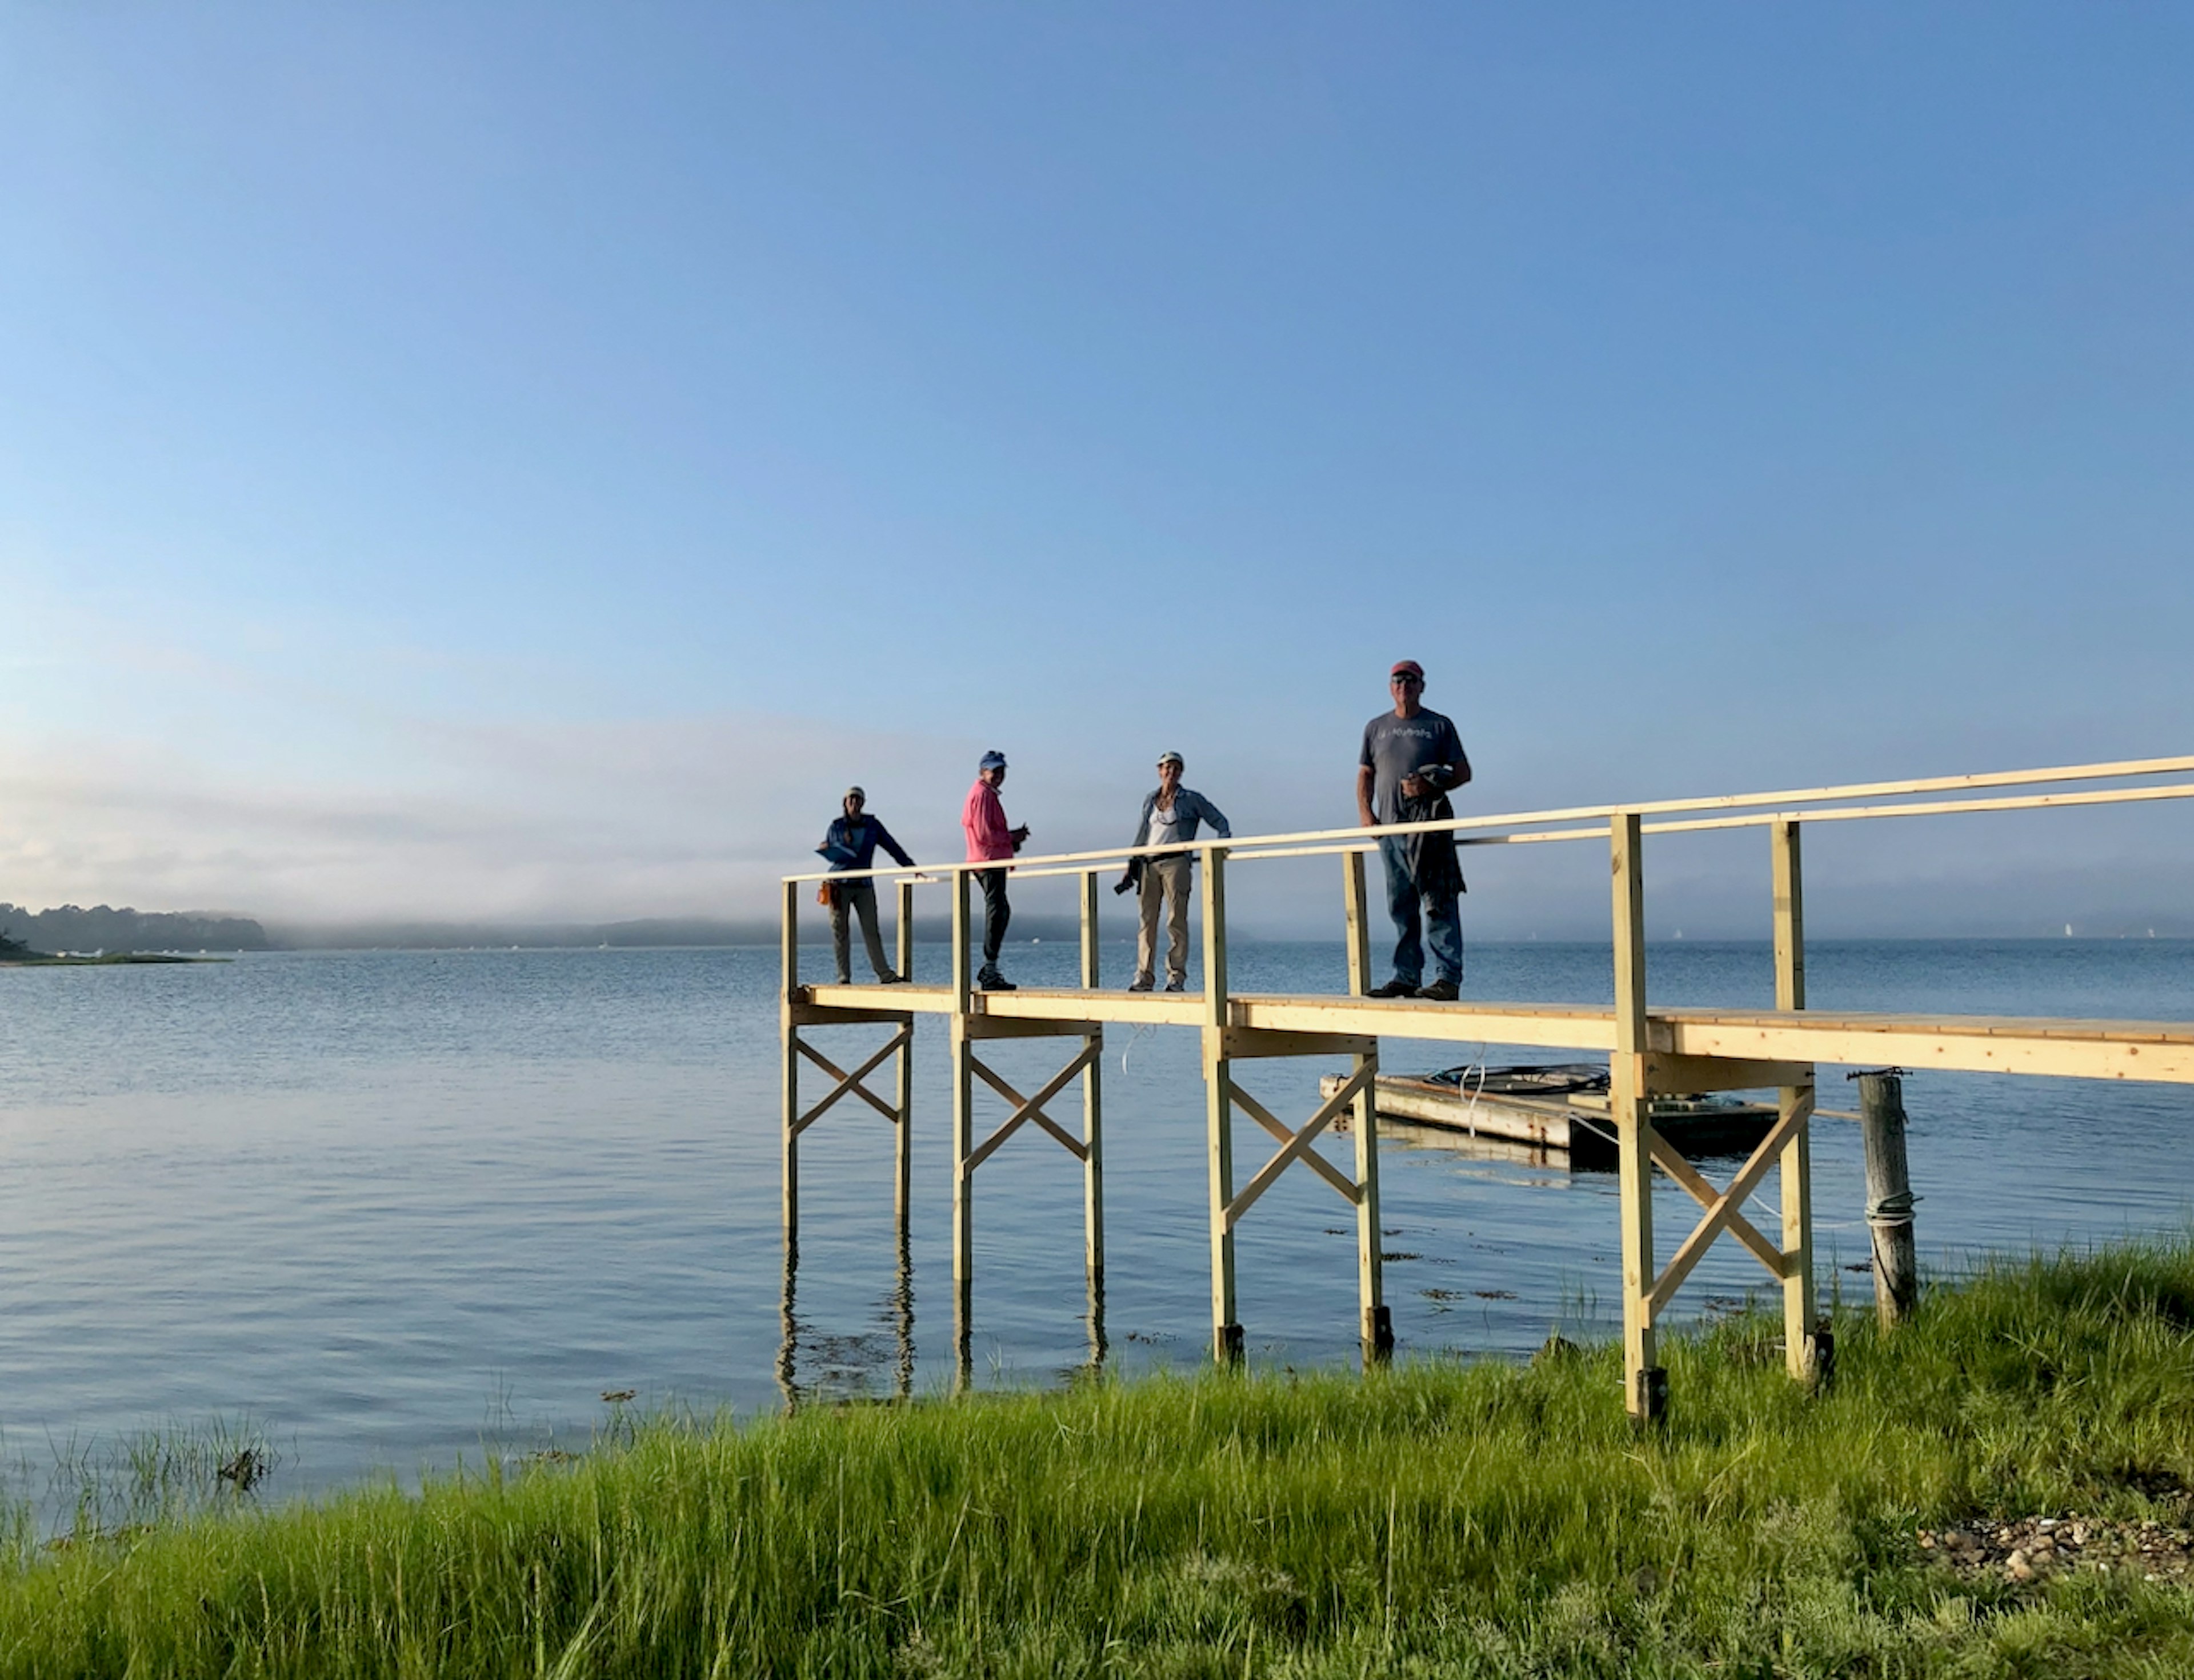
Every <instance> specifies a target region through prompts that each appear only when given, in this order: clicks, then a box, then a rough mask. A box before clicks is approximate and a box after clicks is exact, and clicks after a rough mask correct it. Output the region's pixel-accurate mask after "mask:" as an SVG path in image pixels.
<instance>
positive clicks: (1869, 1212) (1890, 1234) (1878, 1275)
mask: <svg viewBox="0 0 2194 1680" xmlns="http://www.w3.org/2000/svg"><path fill="white" fill-rule="evenodd" d="M1858 1117H1859V1136H1860V1137H1861V1139H1862V1140H1864V1143H1865V1145H1866V1223H1867V1229H1868V1230H1869V1232H1870V1233H1871V1234H1872V1235H1873V1239H1874V1309H1875V1315H1876V1316H1877V1317H1878V1318H1879V1319H1880V1320H1881V1323H1883V1324H1884V1325H1896V1324H1901V1323H1903V1322H1904V1320H1906V1319H1908V1318H1910V1317H1911V1316H1912V1313H1913V1309H1915V1307H1917V1306H1918V1305H1919V1302H1920V1258H1919V1254H1918V1251H1917V1246H1916V1244H1915V1241H1914V1240H1913V1231H1912V1171H1911V1167H1910V1164H1909V1163H1908V1161H1907V1159H1906V1158H1905V1151H1904V1080H1903V1079H1900V1078H1899V1077H1898V1075H1897V1073H1895V1072H1893V1071H1892V1070H1887V1069H1885V1070H1884V1071H1882V1072H1881V1073H1862V1074H1860V1075H1859V1076H1858Z"/></svg>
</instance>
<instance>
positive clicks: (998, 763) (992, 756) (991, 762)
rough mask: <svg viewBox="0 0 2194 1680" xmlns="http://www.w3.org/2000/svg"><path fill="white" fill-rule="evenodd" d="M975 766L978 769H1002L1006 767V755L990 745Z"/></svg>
mask: <svg viewBox="0 0 2194 1680" xmlns="http://www.w3.org/2000/svg"><path fill="white" fill-rule="evenodd" d="M975 768H977V769H979V770H1002V769H1004V768H1006V755H1005V754H1004V753H1002V752H1001V751H998V750H997V748H996V747H992V748H991V750H990V751H988V752H986V753H985V754H984V755H983V757H982V758H981V760H980V762H978V763H977V764H976V766H975Z"/></svg>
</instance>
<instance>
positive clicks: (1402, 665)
mask: <svg viewBox="0 0 2194 1680" xmlns="http://www.w3.org/2000/svg"><path fill="white" fill-rule="evenodd" d="M1398 676H1414V677H1416V679H1417V681H1418V682H1423V681H1424V677H1425V668H1424V667H1423V666H1422V665H1419V664H1418V663H1417V662H1416V660H1415V659H1404V660H1401V661H1400V662H1399V663H1398V664H1397V665H1395V667H1394V668H1393V670H1390V671H1388V672H1387V680H1388V681H1389V682H1391V681H1393V679H1394V678H1395V677H1398Z"/></svg>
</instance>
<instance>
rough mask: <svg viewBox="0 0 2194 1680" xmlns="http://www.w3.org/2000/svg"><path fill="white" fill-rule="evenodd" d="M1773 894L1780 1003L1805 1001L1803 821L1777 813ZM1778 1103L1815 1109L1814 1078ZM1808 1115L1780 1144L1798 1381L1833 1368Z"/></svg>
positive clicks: (1772, 828) (1788, 1338)
mask: <svg viewBox="0 0 2194 1680" xmlns="http://www.w3.org/2000/svg"><path fill="white" fill-rule="evenodd" d="M1767 833H1768V844H1769V855H1770V858H1771V860H1772V865H1773V876H1774V895H1775V1007H1776V1008H1777V1009H1778V1010H1802V1009H1804V1008H1805V1007H1806V892H1805V880H1804V871H1803V870H1802V868H1801V862H1800V849H1799V843H1798V824H1797V823H1796V822H1795V820H1791V819H1789V818H1787V817H1778V819H1776V820H1775V821H1774V822H1773V823H1772V824H1770V825H1769V826H1768V831H1767ZM1777 1106H1778V1109H1779V1110H1780V1113H1781V1114H1782V1116H1783V1118H1784V1119H1788V1118H1789V1116H1790V1115H1792V1114H1795V1113H1798V1112H1799V1111H1800V1110H1801V1108H1802V1109H1803V1110H1804V1111H1805V1112H1806V1114H1808V1115H1810V1114H1811V1113H1812V1108H1813V1085H1812V1081H1811V1080H1810V1079H1809V1080H1807V1082H1806V1084H1804V1085H1785V1086H1784V1087H1783V1089H1782V1090H1781V1091H1780V1092H1778V1096H1777ZM1782 1181H1783V1182H1782V1192H1783V1194H1782V1200H1783V1360H1784V1363H1785V1365H1786V1366H1787V1367H1788V1368H1789V1372H1790V1375H1791V1376H1792V1377H1794V1378H1797V1379H1798V1380H1800V1381H1801V1382H1813V1381H1818V1380H1820V1379H1822V1378H1825V1377H1827V1376H1828V1374H1829V1366H1830V1364H1831V1362H1832V1361H1834V1359H1835V1342H1834V1340H1833V1339H1832V1338H1830V1337H1829V1334H1828V1332H1825V1331H1822V1330H1821V1329H1820V1328H1819V1326H1818V1323H1817V1321H1816V1319H1815V1311H1816V1302H1815V1299H1814V1295H1813V1150H1812V1123H1811V1121H1810V1119H1806V1120H1801V1121H1800V1122H1799V1125H1798V1127H1797V1129H1796V1130H1795V1131H1793V1132H1792V1133H1791V1134H1790V1141H1789V1142H1788V1143H1786V1144H1784V1145H1783V1161H1782Z"/></svg>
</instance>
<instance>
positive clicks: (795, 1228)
mask: <svg viewBox="0 0 2194 1680" xmlns="http://www.w3.org/2000/svg"><path fill="white" fill-rule="evenodd" d="M800 890H801V889H800V883H798V882H796V881H787V882H786V883H784V925H783V926H782V927H781V928H780V929H779V930H778V960H779V964H780V967H781V974H780V979H779V983H778V1031H779V1034H780V1036H781V1037H782V1038H783V1040H784V1042H783V1043H782V1044H779V1045H778V1050H780V1051H781V1052H782V1053H783V1056H784V1069H783V1071H782V1073H781V1074H780V1076H779V1077H780V1078H781V1079H782V1080H783V1082H784V1240H785V1242H786V1244H787V1245H788V1249H787V1251H788V1253H789V1252H790V1244H791V1243H792V1242H794V1241H795V1240H796V1239H797V1236H798V1234H799V1230H800V1028H799V1027H798V1026H797V1025H796V1024H795V1022H794V1021H793V1018H792V1005H793V1003H794V1000H795V998H797V997H798V995H799V992H800Z"/></svg>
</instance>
